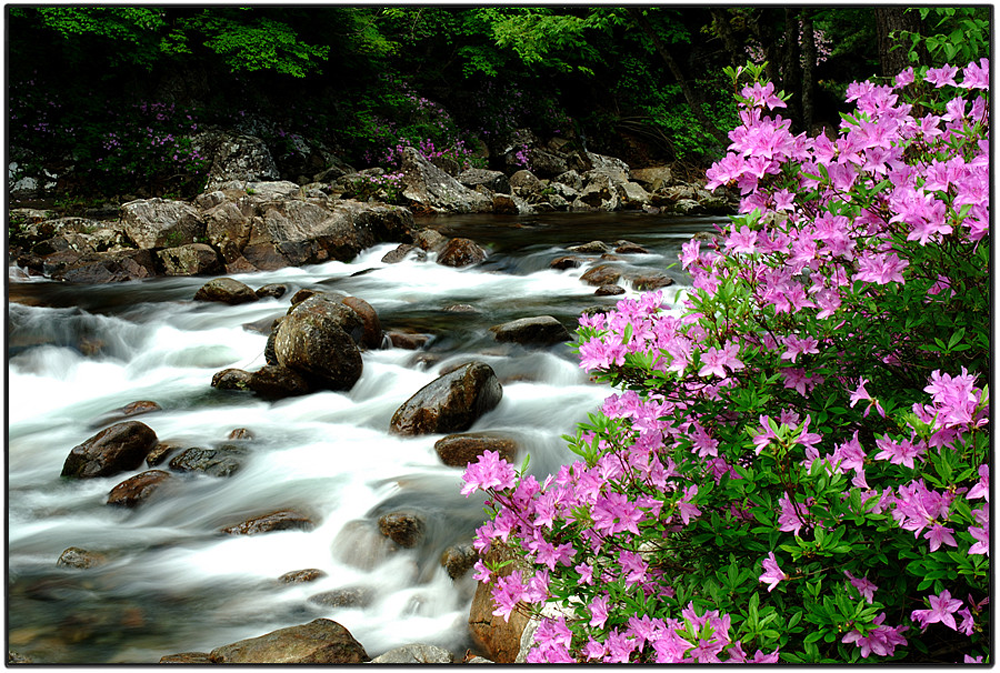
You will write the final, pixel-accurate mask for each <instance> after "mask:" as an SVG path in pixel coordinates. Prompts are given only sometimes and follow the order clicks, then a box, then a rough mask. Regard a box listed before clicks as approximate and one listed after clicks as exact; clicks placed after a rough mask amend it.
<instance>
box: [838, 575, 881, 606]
mask: <svg viewBox="0 0 1000 673" xmlns="http://www.w3.org/2000/svg"><path fill="white" fill-rule="evenodd" d="M844 574H845V575H847V579H848V580H850V582H851V586H853V587H854V588H855V589H857V590H858V593H859V594H861V597H862V598H864V599H865V600H866V601H868V603H869V604H870V603H871V602H872V601H873V600H875V592H876V591H878V587H877V586H876V585H875V584H874V583H872V582H869V581H868V578H867V577H861V578H858V577H855V576H854V575H852V574H851V573H849V572H847V571H846V570H845V571H844Z"/></svg>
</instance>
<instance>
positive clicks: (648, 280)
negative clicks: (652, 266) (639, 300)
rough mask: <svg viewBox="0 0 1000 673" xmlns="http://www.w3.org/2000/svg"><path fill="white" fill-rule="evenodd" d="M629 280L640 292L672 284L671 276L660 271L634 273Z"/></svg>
mask: <svg viewBox="0 0 1000 673" xmlns="http://www.w3.org/2000/svg"><path fill="white" fill-rule="evenodd" d="M631 281H632V286H633V287H634V288H635V289H636V290H639V291H641V292H648V291H650V290H656V289H659V288H661V287H668V286H670V285H673V284H674V279H673V278H670V277H669V276H665V275H663V274H662V273H650V274H645V275H636V276H633V277H632V278H631Z"/></svg>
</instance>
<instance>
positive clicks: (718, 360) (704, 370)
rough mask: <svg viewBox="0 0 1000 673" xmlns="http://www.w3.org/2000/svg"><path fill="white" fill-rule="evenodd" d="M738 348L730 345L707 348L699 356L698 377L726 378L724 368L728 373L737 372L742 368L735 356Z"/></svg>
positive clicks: (735, 345) (732, 344)
mask: <svg viewBox="0 0 1000 673" xmlns="http://www.w3.org/2000/svg"><path fill="white" fill-rule="evenodd" d="M739 352H740V347H739V346H738V345H737V344H734V343H730V344H727V345H726V346H725V347H723V348H714V347H713V348H709V349H707V350H706V351H705V352H703V353H702V354H701V365H702V366H701V369H699V370H698V376H708V375H710V374H715V375H716V376H718V377H719V378H722V379H724V378H726V376H728V374H726V370H725V368H726V367H728V368H729V369H730V371H737V370H740V369H743V368H744V365H743V363H742V362H741V361H740V360H739V358H737V357H736V356H737V355H739Z"/></svg>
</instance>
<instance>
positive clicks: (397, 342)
mask: <svg viewBox="0 0 1000 673" xmlns="http://www.w3.org/2000/svg"><path fill="white" fill-rule="evenodd" d="M386 336H388V337H389V342H390V343H391V344H392V347H393V348H403V349H405V350H411V351H415V350H417V349H419V348H423V347H424V346H425V345H427V342H428V341H430V339H431V335H430V334H410V333H409V332H386Z"/></svg>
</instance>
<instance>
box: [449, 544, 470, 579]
mask: <svg viewBox="0 0 1000 673" xmlns="http://www.w3.org/2000/svg"><path fill="white" fill-rule="evenodd" d="M478 560H479V552H477V551H476V549H475V547H473V546H472V543H471V542H463V543H461V544H455V545H452V546H450V547H448V548H447V549H445V550H444V552H442V554H441V566H442V567H443V568H444V569H445V570H446V571H447V572H448V577H450V578H451V579H453V580H457V579H459V578H460V577H462V576H463V575H465V573H467V572H469V570H470V569H471V568H472V566H474V565H476V561H478Z"/></svg>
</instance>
